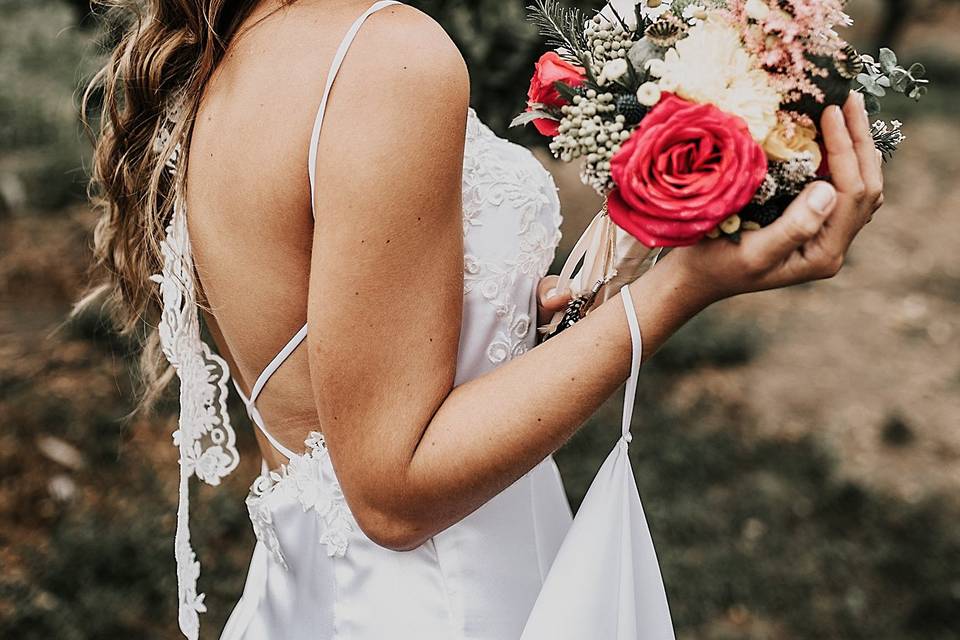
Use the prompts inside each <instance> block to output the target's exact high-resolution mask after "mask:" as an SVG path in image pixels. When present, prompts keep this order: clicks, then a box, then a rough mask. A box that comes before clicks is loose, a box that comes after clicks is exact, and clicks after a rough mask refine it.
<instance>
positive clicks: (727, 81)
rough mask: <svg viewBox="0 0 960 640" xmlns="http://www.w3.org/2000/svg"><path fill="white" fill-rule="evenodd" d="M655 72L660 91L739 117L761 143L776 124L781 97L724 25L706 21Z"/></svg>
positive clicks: (669, 52) (737, 36) (668, 53)
mask: <svg viewBox="0 0 960 640" xmlns="http://www.w3.org/2000/svg"><path fill="white" fill-rule="evenodd" d="M656 71H657V72H659V76H660V81H659V85H660V89H661V90H662V91H669V92H672V93H676V94H677V95H678V96H680V97H681V98H684V99H685V100H690V101H691V102H698V103H701V104H713V105H715V106H716V107H717V108H719V109H721V110H722V111H725V112H727V113H730V114H733V115H736V116H740V117H741V118H743V120H744V121H745V122H746V123H747V126H748V127H749V128H750V134H751V135H752V136H753V138H754V140H756V141H757V142H763V140H764V139H766V137H767V134H769V133H770V131H771V129H773V127H775V126H776V124H777V110H778V109H779V108H780V95H779V94H778V93H777V91H776V90H775V89H774V88H773V87H772V86H770V81H769V77H768V76H767V74H766V72H764V71H763V70H762V69H760V67H759V65H758V64H757V62H756V60H755V59H754V58H753V57H752V56H751V55H750V54H749V53H747V52H746V51H745V50H744V48H743V46H742V44H741V42H740V35H739V33H737V31H736V30H735V29H733V28H732V27H730V26H728V25H726V24H724V23H722V22H719V21H715V20H706V21H704V22H702V23H700V24H698V25H695V26H693V27H691V28H690V32H689V34H688V35H687V37H686V38H684V39H683V40H681V41H679V42H678V43H677V44H676V45H675V46H674V47H673V48H672V49H669V50H668V51H667V53H666V55H665V56H664V59H663V64H662V66H661V65H657V68H656ZM651 74H653V70H652V69H651Z"/></svg>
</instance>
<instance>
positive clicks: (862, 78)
mask: <svg viewBox="0 0 960 640" xmlns="http://www.w3.org/2000/svg"><path fill="white" fill-rule="evenodd" d="M857 82H859V83H860V84H861V85H862V86H863V90H864V91H866V92H867V93H869V94H871V95H874V96H877V97H878V98H882V97H883V96H885V95H887V91H886V90H885V89H884V88H883V87H881V86H880V84H879V82H878V81H877V79H876V78H874V77H873V76H868V75H867V74H865V73H861V74H860V75H858V76H857Z"/></svg>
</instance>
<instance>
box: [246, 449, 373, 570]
mask: <svg viewBox="0 0 960 640" xmlns="http://www.w3.org/2000/svg"><path fill="white" fill-rule="evenodd" d="M306 446H307V452H306V453H305V454H304V455H302V456H295V457H294V458H292V459H291V460H290V462H288V463H287V464H286V465H284V466H282V467H281V468H280V469H279V470H277V471H267V472H265V473H263V474H261V475H260V477H258V478H257V480H256V481H255V482H254V483H253V486H252V487H251V488H250V494H249V495H248V496H247V510H248V511H249V512H250V521H251V522H252V523H253V531H254V533H255V534H256V536H257V540H259V541H260V542H261V543H262V544H263V545H264V546H265V547H266V548H267V550H268V551H270V553H271V554H272V555H273V558H274V559H275V560H276V561H277V562H278V563H279V564H280V565H281V566H283V567H284V568H286V567H287V560H286V558H285V557H284V555H283V550H282V549H281V546H280V540H279V538H278V537H277V531H276V528H275V527H274V523H273V512H272V510H271V508H270V504H269V499H270V497H271V496H273V495H278V496H280V497H282V498H283V499H286V500H290V501H293V502H299V503H300V506H301V507H302V508H303V512H304V513H308V512H311V511H312V512H313V513H314V515H315V516H316V517H317V520H318V522H319V525H320V527H319V529H320V537H319V540H318V542H319V543H320V544H322V545H324V546H326V548H327V555H329V556H330V557H331V558H341V557H343V556H344V555H345V554H346V552H347V546H348V543H349V540H350V532H351V531H354V528H355V526H356V522H355V520H354V519H353V514H351V513H350V509H349V507H348V506H347V503H346V499H345V498H344V497H343V492H342V491H341V489H340V483H339V482H338V481H337V478H336V475H335V474H334V472H333V465H331V464H330V454H329V452H328V451H327V445H326V442H325V440H324V438H323V434H321V433H316V432H314V433H311V434H310V437H309V438H308V439H307V441H306Z"/></svg>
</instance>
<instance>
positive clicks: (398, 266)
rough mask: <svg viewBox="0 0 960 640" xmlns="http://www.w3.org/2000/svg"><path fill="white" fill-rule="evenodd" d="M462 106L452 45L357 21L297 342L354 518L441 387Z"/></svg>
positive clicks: (407, 452)
mask: <svg viewBox="0 0 960 640" xmlns="http://www.w3.org/2000/svg"><path fill="white" fill-rule="evenodd" d="M383 13H385V14H386V13H387V12H383ZM468 103H469V89H468V78H467V72H466V68H465V66H464V63H463V60H462V58H461V57H460V55H459V53H458V52H457V50H456V48H455V47H454V45H453V44H452V43H451V42H450V40H449V39H448V37H447V36H446V34H444V33H443V31H442V30H441V29H440V27H439V26H437V25H436V24H435V23H433V22H432V21H430V20H429V19H428V18H426V17H425V16H423V15H422V14H420V13H419V12H416V11H415V10H412V9H409V8H405V7H404V8H399V9H398V10H397V11H396V12H395V13H393V14H392V15H383V16H380V15H376V16H374V17H373V18H371V20H370V21H369V22H368V24H367V25H366V26H364V28H363V29H362V30H361V32H360V35H359V36H358V38H357V40H356V42H355V43H354V45H353V47H352V48H351V50H350V52H349V54H348V55H347V58H346V61H345V63H344V65H343V68H342V69H341V71H340V74H339V76H338V79H337V82H336V84H335V86H334V88H333V91H332V94H331V98H330V103H329V105H328V108H327V113H326V118H325V123H324V129H323V133H322V135H321V139H320V146H319V151H318V163H317V190H316V198H315V211H316V224H315V232H314V239H313V258H312V265H311V273H310V296H309V308H308V316H309V317H308V320H309V325H310V334H309V338H308V345H309V353H310V367H311V380H312V385H313V391H314V397H315V400H316V404H317V410H318V414H319V419H320V424H321V428H322V429H323V431H324V433H325V436H326V439H327V443H328V445H329V447H330V452H331V456H332V459H333V462H334V465H335V467H336V469H337V474H338V477H339V479H340V481H341V484H342V485H343V489H344V492H345V494H346V496H347V499H348V500H349V501H350V502H351V508H352V509H353V510H354V512H355V513H356V514H357V517H358V519H360V518H361V517H363V516H364V514H365V513H370V512H371V511H372V512H375V511H376V505H377V504H378V503H380V502H381V501H383V500H387V499H389V496H385V495H384V494H385V492H386V493H387V494H388V493H389V491H390V490H391V488H392V487H396V488H397V490H399V487H400V486H402V483H400V482H399V480H400V476H401V475H402V473H403V472H404V469H405V467H406V463H407V462H409V456H412V454H413V451H414V450H415V449H416V446H417V443H418V442H419V440H420V438H421V437H422V434H423V431H424V429H425V428H426V426H427V425H428V424H429V422H430V419H431V417H432V416H433V414H434V413H435V412H436V410H437V408H438V407H439V406H440V405H441V403H442V402H443V401H444V399H445V398H446V396H447V395H448V394H449V392H450V390H451V388H452V385H453V380H454V376H455V372H456V360H457V351H458V345H459V336H460V323H461V314H462V305H463V233H462V219H461V216H462V212H461V179H462V178H461V173H462V167H463V145H464V133H465V126H466V116H467V107H468ZM405 457H407V459H404V458H405ZM371 517H376V514H375V513H373V515H372V516H371Z"/></svg>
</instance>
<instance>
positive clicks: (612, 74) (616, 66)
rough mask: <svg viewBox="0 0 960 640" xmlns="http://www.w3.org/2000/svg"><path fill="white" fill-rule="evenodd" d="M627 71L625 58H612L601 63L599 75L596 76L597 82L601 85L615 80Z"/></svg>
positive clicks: (627, 66)
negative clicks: (601, 67)
mask: <svg viewBox="0 0 960 640" xmlns="http://www.w3.org/2000/svg"><path fill="white" fill-rule="evenodd" d="M627 71H629V65H628V63H627V61H626V59H624V58H614V59H613V60H608V61H607V62H606V64H604V65H603V69H602V70H601V71H600V77H599V78H597V84H599V85H600V86H601V87H603V86H606V85H608V84H610V83H611V82H616V81H617V80H619V79H620V78H622V77H623V76H625V75H627Z"/></svg>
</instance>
